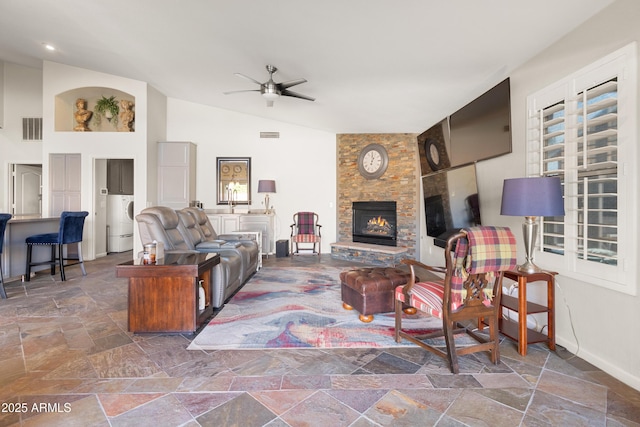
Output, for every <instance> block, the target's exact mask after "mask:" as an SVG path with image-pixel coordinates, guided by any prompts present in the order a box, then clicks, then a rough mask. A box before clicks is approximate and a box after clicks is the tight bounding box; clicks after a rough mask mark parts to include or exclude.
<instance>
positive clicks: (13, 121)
mask: <svg viewBox="0 0 640 427" xmlns="http://www.w3.org/2000/svg"><path fill="white" fill-rule="evenodd" d="M0 84H2V82H0ZM0 102H2V100H0ZM23 117H42V70H38V69H35V68H30V67H23V66H21V65H16V64H12V63H5V65H4V127H3V128H2V129H0V212H10V207H11V205H10V203H9V194H8V189H9V181H8V179H9V170H8V165H9V164H10V163H35V164H41V163H42V142H40V141H22V118H23Z"/></svg>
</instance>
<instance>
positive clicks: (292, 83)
mask: <svg viewBox="0 0 640 427" xmlns="http://www.w3.org/2000/svg"><path fill="white" fill-rule="evenodd" d="M306 82H307V79H297V80H289V81H288V82H282V83H278V86H280V89H281V90H284V89H286V88H289V87H292V86H295V85H299V84H302V83H306Z"/></svg>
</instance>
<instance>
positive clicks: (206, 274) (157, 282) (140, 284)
mask: <svg viewBox="0 0 640 427" xmlns="http://www.w3.org/2000/svg"><path fill="white" fill-rule="evenodd" d="M219 263H220V255H218V254H216V253H197V254H194V253H184V254H177V253H172V254H165V256H164V258H160V259H158V261H157V263H156V264H145V263H144V262H143V260H142V259H137V260H132V261H128V262H125V263H122V264H119V265H117V266H116V277H127V278H129V298H128V310H129V331H130V332H188V333H193V332H195V331H196V330H197V329H198V328H199V327H200V326H202V325H203V324H204V322H205V321H206V320H207V319H208V318H209V317H211V315H212V314H213V305H212V303H211V301H212V297H213V296H212V290H213V287H212V283H213V282H212V277H211V276H212V275H213V274H215V273H216V272H215V271H214V267H215V266H216V265H218V264H219ZM200 285H202V286H203V288H204V291H205V308H204V310H200V309H199V304H198V300H199V287H200Z"/></svg>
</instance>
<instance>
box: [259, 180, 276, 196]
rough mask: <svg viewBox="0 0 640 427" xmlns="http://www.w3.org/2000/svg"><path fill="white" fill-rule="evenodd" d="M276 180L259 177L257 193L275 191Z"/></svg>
mask: <svg viewBox="0 0 640 427" xmlns="http://www.w3.org/2000/svg"><path fill="white" fill-rule="evenodd" d="M275 192H276V182H275V181H274V180H272V179H261V180H259V181H258V193H275Z"/></svg>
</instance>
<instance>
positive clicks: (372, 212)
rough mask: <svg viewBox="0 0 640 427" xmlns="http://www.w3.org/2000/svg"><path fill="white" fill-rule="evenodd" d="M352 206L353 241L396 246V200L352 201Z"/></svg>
mask: <svg viewBox="0 0 640 427" xmlns="http://www.w3.org/2000/svg"><path fill="white" fill-rule="evenodd" d="M352 206H353V207H352V218H353V220H352V224H353V230H352V233H351V236H352V240H353V241H354V242H359V243H371V244H374V245H385V246H397V224H398V220H397V213H396V202H393V201H391V202H389V201H380V202H353V205H352Z"/></svg>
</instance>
